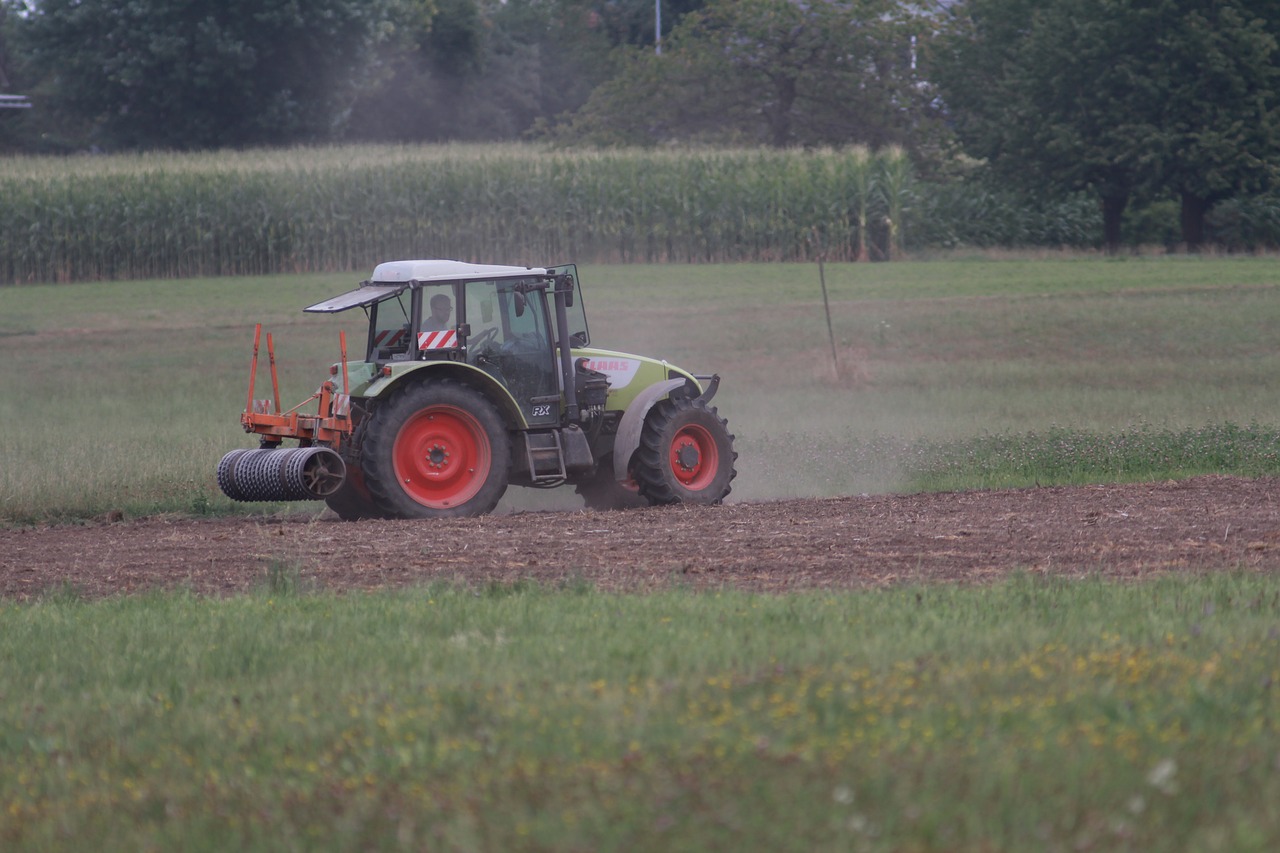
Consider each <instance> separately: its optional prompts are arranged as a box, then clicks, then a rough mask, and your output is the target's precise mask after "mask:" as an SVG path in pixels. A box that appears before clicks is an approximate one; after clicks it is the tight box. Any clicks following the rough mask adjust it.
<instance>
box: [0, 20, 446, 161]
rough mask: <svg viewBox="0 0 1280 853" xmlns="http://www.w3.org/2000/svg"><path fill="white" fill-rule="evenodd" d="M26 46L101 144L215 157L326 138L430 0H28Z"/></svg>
mask: <svg viewBox="0 0 1280 853" xmlns="http://www.w3.org/2000/svg"><path fill="white" fill-rule="evenodd" d="M26 5H27V7H28V8H27V10H26V11H25V12H24V14H23V15H22V16H21V20H20V26H19V27H18V28H17V29H18V34H19V36H20V38H21V42H22V46H23V49H24V51H25V53H26V56H27V60H28V64H29V66H30V67H32V68H38V69H42V70H43V79H42V81H41V83H40V89H41V90H42V91H43V92H44V93H45V94H46V95H47V101H48V103H49V104H51V105H52V106H53V108H54V109H55V110H58V111H61V112H62V113H64V114H70V115H79V116H83V117H85V118H86V119H87V120H88V122H89V123H90V125H91V127H92V140H93V141H95V142H100V143H101V144H104V145H107V146H121V147H136V148H154V147H166V148H179V149H186V148H209V147H219V146H225V145H255V144H281V143H289V142H297V141H309V140H319V139H325V138H327V137H328V136H329V135H330V134H331V133H332V131H333V130H334V129H335V128H336V127H338V126H340V125H341V124H342V122H343V121H344V119H345V117H346V111H347V109H348V108H349V106H350V103H351V100H352V97H353V94H354V92H355V91H356V90H357V89H358V88H359V87H360V85H361V84H362V83H364V82H365V79H366V77H367V75H368V74H369V73H371V72H373V71H376V70H377V68H378V66H377V64H376V62H374V60H375V59H376V48H378V47H379V46H380V45H383V44H386V43H387V42H388V41H389V40H390V39H391V38H393V37H394V35H395V30H396V24H397V22H399V21H401V20H404V19H406V18H409V17H412V15H413V14H415V11H418V12H420V11H421V10H422V9H423V8H424V6H425V7H426V8H428V9H429V7H430V4H429V0H310V2H308V3H300V2H298V0H221V2H219V3H207V2H203V0H28V3H27V4H26Z"/></svg>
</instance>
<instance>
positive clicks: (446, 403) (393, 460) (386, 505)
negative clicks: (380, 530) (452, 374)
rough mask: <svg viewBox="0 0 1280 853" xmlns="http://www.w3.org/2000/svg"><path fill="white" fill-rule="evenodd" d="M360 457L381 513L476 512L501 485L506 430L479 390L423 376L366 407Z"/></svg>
mask: <svg viewBox="0 0 1280 853" xmlns="http://www.w3.org/2000/svg"><path fill="white" fill-rule="evenodd" d="M360 461H361V466H362V468H363V471H364V483H365V487H366V488H367V489H368V490H369V495H370V496H371V497H372V498H373V502H374V505H375V506H376V507H377V509H378V510H379V511H380V512H381V513H382V514H383V515H386V516H389V517H392V518H456V517H459V516H472V515H483V514H485V513H486V512H489V511H491V510H492V509H493V508H494V506H496V505H497V503H498V501H499V500H500V499H501V498H502V495H503V494H504V493H505V492H506V490H507V480H508V477H509V475H510V468H511V438H510V436H509V435H508V434H507V429H506V426H505V425H504V424H503V422H502V417H501V416H500V415H499V414H498V410H497V409H496V408H494V405H493V403H491V402H489V400H488V398H487V397H485V396H484V395H483V394H481V393H480V392H479V391H477V390H475V389H474V388H471V387H468V386H466V385H461V384H459V383H457V382H453V381H451V380H448V379H441V380H429V381H426V382H419V383H414V384H410V385H406V386H404V387H402V388H399V389H397V390H395V391H393V392H392V393H391V397H390V398H389V399H388V400H387V401H386V402H384V403H383V404H381V405H379V406H377V407H376V408H375V409H374V410H373V411H372V412H371V413H370V415H369V421H368V425H367V431H366V433H365V439H364V445H363V448H362V451H361V460H360Z"/></svg>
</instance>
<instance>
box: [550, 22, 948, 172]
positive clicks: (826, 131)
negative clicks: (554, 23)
mask: <svg viewBox="0 0 1280 853" xmlns="http://www.w3.org/2000/svg"><path fill="white" fill-rule="evenodd" d="M928 29H929V25H928V20H927V19H926V18H923V17H921V16H919V15H917V14H916V13H914V12H913V11H911V9H910V7H909V6H907V5H904V4H900V3H897V2H893V0H814V2H806V3H801V2H793V0H713V2H711V3H708V4H707V6H706V7H705V8H704V9H703V10H701V11H700V12H695V13H692V14H689V15H688V16H686V17H685V18H684V19H683V20H682V22H681V23H680V25H679V26H677V27H676V29H675V30H674V31H673V32H672V34H671V38H670V39H669V40H668V42H667V45H666V47H665V48H664V50H663V53H662V55H660V56H658V55H654V54H653V53H651V52H649V51H644V52H633V53H632V54H630V55H629V57H628V58H627V60H626V63H625V66H624V68H623V70H622V72H621V73H620V74H619V75H618V77H616V78H615V79H614V80H612V81H610V82H608V83H606V84H604V85H603V86H601V87H600V88H599V89H598V90H597V91H596V92H595V93H594V94H593V95H592V97H591V100H590V101H589V102H588V103H587V105H586V106H585V107H584V109H583V110H582V111H581V113H580V114H579V115H578V116H577V117H576V119H575V122H574V123H573V125H572V126H571V128H570V129H569V133H570V134H572V135H578V136H585V137H587V138H589V139H592V140H594V141H597V142H605V143H629V144H636V143H640V144H645V143H650V144H651V143H655V142H662V141H668V140H705V141H713V142H759V143H764V144H768V145H774V146H788V145H821V144H843V143H865V144H868V145H871V146H875V147H879V146H883V145H887V144H892V143H904V144H905V143H915V144H917V145H918V144H919V143H920V141H921V138H922V134H923V132H924V131H925V130H927V129H928V127H929V125H930V122H929V109H928V91H927V88H926V87H925V86H924V85H923V83H922V82H921V80H920V79H919V78H918V76H917V74H916V71H915V67H914V66H915V64H914V56H915V54H914V48H913V44H914V39H915V38H916V37H918V36H920V35H922V34H927V32H928Z"/></svg>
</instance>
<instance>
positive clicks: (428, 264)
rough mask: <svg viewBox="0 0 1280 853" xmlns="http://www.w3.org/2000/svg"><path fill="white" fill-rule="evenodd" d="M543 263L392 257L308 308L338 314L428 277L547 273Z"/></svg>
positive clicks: (462, 278) (488, 278) (476, 277)
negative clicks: (511, 264) (345, 288)
mask: <svg viewBox="0 0 1280 853" xmlns="http://www.w3.org/2000/svg"><path fill="white" fill-rule="evenodd" d="M546 274H547V271H546V269H545V268H543V267H509V266H501V265H498V264H468V263H464V262H463V261H444V260H424V261H388V262H387V263H385V264H378V266H376V267H375V268H374V270H373V276H372V277H371V278H370V279H369V280H368V281H362V282H360V286H359V287H357V288H356V289H355V290H349V291H347V292H346V293H342V294H339V295H338V296H334V297H332V298H330V299H326V300H325V301H323V302H317V303H316V304H315V305H309V306H307V307H306V308H304V309H303V310H304V311H309V312H311V313H313V314H336V313H337V312H339V311H346V310H347V309H348V308H360V307H364V306H366V305H372V304H373V303H375V302H381V301H382V300H383V299H387V298H389V297H392V296H395V295H396V294H398V293H401V292H402V291H404V290H405V289H406V288H407V287H409V286H410V285H411V284H414V283H419V284H420V283H423V282H428V281H436V282H439V281H492V280H494V279H499V278H528V277H531V276H545V275H546Z"/></svg>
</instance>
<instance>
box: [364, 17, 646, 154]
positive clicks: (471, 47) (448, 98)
mask: <svg viewBox="0 0 1280 853" xmlns="http://www.w3.org/2000/svg"><path fill="white" fill-rule="evenodd" d="M614 5H615V4H613V3H599V2H595V0H541V1H540V2H528V0H525V2H519V3H517V2H499V0H437V7H438V10H437V13H436V14H435V15H434V16H433V17H432V18H430V19H429V20H426V21H423V22H421V23H420V25H419V26H417V27H416V28H415V29H414V31H413V32H412V34H411V38H410V39H408V40H407V41H406V42H404V43H402V44H401V49H400V50H399V51H398V52H395V53H394V54H393V55H391V56H390V58H389V59H388V61H387V63H388V69H389V72H390V73H387V74H385V75H384V76H383V77H382V78H381V79H379V80H378V81H377V82H376V85H374V86H372V87H370V88H369V89H368V90H367V91H366V92H364V93H363V94H362V95H361V97H360V98H359V100H358V101H357V104H356V106H355V111H354V114H353V120H352V123H351V130H350V133H349V136H351V137H354V138H362V139H383V140H397V141H412V140H446V139H512V138H517V137H519V136H521V135H522V134H524V133H525V132H526V131H527V130H528V129H529V128H530V127H531V126H533V125H534V124H535V123H536V122H537V121H539V120H540V119H546V118H550V117H551V116H554V115H557V114H559V113H561V112H565V111H568V110H573V109H577V108H578V107H580V106H581V105H582V104H583V102H585V101H586V99H587V97H588V96H589V95H590V93H591V90H592V89H593V88H594V87H595V86H596V85H597V84H598V83H600V82H601V81H603V80H604V79H606V78H607V77H608V75H609V74H610V73H611V71H612V69H613V63H612V61H611V59H610V57H609V53H610V50H611V48H612V47H613V42H612V39H613V38H614V36H615V33H614V32H613V31H611V30H610V28H609V26H608V24H607V19H606V17H605V15H604V14H603V11H611V12H613V13H616V12H617V10H616V9H613V8H612V7H613V6H614ZM605 7H609V9H605ZM649 8H650V13H651V14H652V5H650V7H649ZM602 10H603V11H602ZM650 38H652V33H650Z"/></svg>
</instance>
